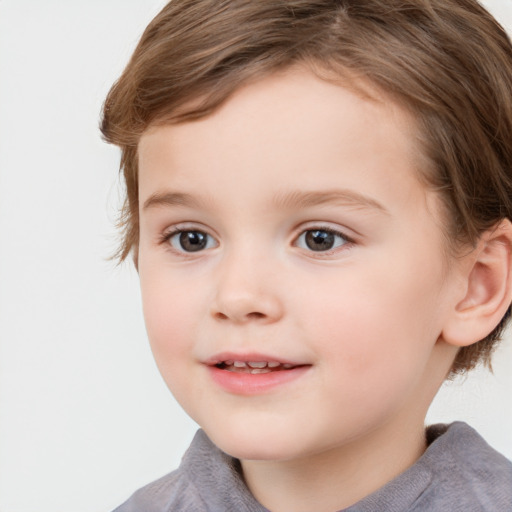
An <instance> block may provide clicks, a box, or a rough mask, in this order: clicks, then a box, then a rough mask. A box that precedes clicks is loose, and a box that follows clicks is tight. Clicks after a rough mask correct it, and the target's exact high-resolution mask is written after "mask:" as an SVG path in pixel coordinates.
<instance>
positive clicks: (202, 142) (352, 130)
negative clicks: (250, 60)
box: [138, 68, 421, 196]
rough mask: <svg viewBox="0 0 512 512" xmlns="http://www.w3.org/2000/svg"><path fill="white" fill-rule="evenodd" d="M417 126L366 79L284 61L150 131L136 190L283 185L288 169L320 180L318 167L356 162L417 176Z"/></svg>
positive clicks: (363, 167) (345, 167)
mask: <svg viewBox="0 0 512 512" xmlns="http://www.w3.org/2000/svg"><path fill="white" fill-rule="evenodd" d="M417 132H418V130H417V127H416V123H415V121H414V119H413V117H412V116H411V115H410V114H409V113H408V112H407V111H406V110H405V109H403V108H401V107H400V106H399V105H397V103H395V102H393V101H391V100H390V99H389V98H387V97H386V96H384V95H383V94H381V93H379V91H377V90H376V89H375V88H371V86H369V85H368V84H361V83H357V84H355V87H351V88H350V89H347V88H346V87H342V86H340V85H339V84H336V83H333V82H332V81H329V82H328V81H326V80H322V79H320V78H318V77H317V76H316V75H315V74H313V73H312V72H311V71H309V70H307V69H304V68H291V69H287V70H285V71H281V72H279V73H276V74H274V75H271V76H268V77H265V78H264V79H261V80H259V81H257V82H253V83H250V84H249V85H246V86H244V87H242V88H241V89H239V90H238V91H237V92H236V93H235V94H234V95H233V96H232V97H231V98H230V99H229V100H228V101H227V102H226V103H224V104H223V105H222V106H221V107H220V108H219V109H217V110H216V111H215V112H214V113H213V114H211V115H209V116H207V117H204V118H201V119H198V120H194V121H189V122H184V123H180V124H171V125H164V126H153V127H151V128H150V129H148V130H147V131H146V132H145V133H144V134H143V136H142V137H141V140H140V144H139V152H138V153H139V171H140V176H139V177H140V194H141V196H145V195H147V194H148V193H151V191H150V190H149V189H155V188H158V187H166V186H167V184H168V183H169V181H170V180H171V181H174V182H175V184H176V185H177V186H183V187H187V185H188V184H190V183H192V182H193V181H194V179H195V178H197V179H198V180H202V182H203V183H204V184H205V186H206V184H207V183H208V182H209V181H212V182H216V183H218V182H219V180H220V181H221V180H223V179H230V180H232V179H237V178H238V177H240V175H243V176H244V179H246V180H250V181H251V180H252V181H253V182H254V184H255V185H260V186H261V185H265V184H266V185H268V186H269V187H270V186H271V185H272V184H274V185H275V186H283V187H285V186H289V185H290V183H289V178H290V174H293V175H294V176H295V178H296V181H298V179H299V177H300V178H301V179H303V180H306V181H310V182H311V181H316V182H318V186H321V183H320V181H321V180H322V176H323V175H324V174H325V173H321V172H316V171H321V170H324V169H326V167H329V168H331V167H336V170H337V172H339V173H340V174H343V173H345V175H346V176H350V175H351V174H354V173H350V172H348V171H351V170H354V169H351V168H353V167H354V166H355V165H357V167H358V169H356V170H357V172H358V173H359V174H360V175H364V174H367V173H369V172H371V170H372V169H374V168H377V167H379V168H380V169H381V170H382V173H384V174H385V173H386V172H388V173H389V175H390V177H391V175H392V174H393V173H394V172H395V171H396V169H397V168H400V167H404V166H407V168H408V172H409V173H410V174H411V176H414V175H419V172H418V171H419V170H418V167H419V162H420V160H421V159H420V158H419V156H418V155H419V154H420V153H421V152H420V151H419V150H418V143H417ZM226 168H230V169H231V171H232V174H231V175H229V173H227V172H226ZM269 169H270V170H272V171H273V172H272V173H271V176H266V172H265V171H268V170H269ZM157 171H160V172H157ZM235 172H236V175H234V173H235ZM327 174H329V173H327ZM308 176H309V178H308ZM269 177H271V178H272V180H269ZM280 178H282V179H281V180H280ZM280 181H281V183H279V182H280ZM305 185H308V184H307V183H305ZM325 185H326V186H328V183H326V184H325ZM308 186H313V183H309V185H308ZM402 186H403V189H404V191H405V190H406V188H407V186H408V182H403V184H402Z"/></svg>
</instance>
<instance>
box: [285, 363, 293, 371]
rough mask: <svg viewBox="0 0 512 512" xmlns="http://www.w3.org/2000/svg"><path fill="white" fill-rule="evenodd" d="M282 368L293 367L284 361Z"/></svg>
mask: <svg viewBox="0 0 512 512" xmlns="http://www.w3.org/2000/svg"><path fill="white" fill-rule="evenodd" d="M283 368H284V369H285V370H289V369H290V368H293V364H288V363H285V364H283Z"/></svg>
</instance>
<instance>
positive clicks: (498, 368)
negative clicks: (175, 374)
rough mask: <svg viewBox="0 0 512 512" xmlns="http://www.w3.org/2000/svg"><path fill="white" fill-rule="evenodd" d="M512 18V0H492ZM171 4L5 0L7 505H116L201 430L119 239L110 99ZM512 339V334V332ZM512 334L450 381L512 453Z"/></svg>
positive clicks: (2, 230)
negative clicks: (156, 350)
mask: <svg viewBox="0 0 512 512" xmlns="http://www.w3.org/2000/svg"><path fill="white" fill-rule="evenodd" d="M486 4H487V5H488V6H489V7H490V8H491V9H492V10H493V12H494V13H495V14H496V16H497V17H498V18H499V19H500V21H501V22H502V23H503V24H504V25H505V26H507V27H508V28H509V29H511V28H512V0H494V1H493V0H488V2H486ZM163 5H164V1H163V0H88V1H87V2H86V1H79V0H74V1H70V0H46V1H44V2H41V1H37V0H0V512H86V511H87V512H93V511H96V512H108V511H109V510H111V509H113V508H114V507H115V506H116V505H118V504H119V503H120V502H121V501H123V500H124V499H126V498H127V497H128V495H129V494H130V493H131V492H132V491H134V490H135V489H136V488H138V487H140V486H141V485H143V484H145V483H147V482H148V481H150V480H153V479H155V478H157V477H158V476H160V475H163V474H165V473H167V472H168V471H170V470H171V469H173V468H174V467H175V466H176V465H177V464H178V462H179V459H180V457H181V454H182V453H183V451H184V450H185V448H186V446H187V445H188V443H189V442H190V440H191V438H192V435H193V432H194V431H195V429H196V426H195V425H194V424H193V423H192V421H191V420H189V419H188V418H187V417H186V416H185V414H184V413H183V412H181V410H180V409H179V407H178V406H177V405H176V403H175V402H174V400H173V399H172V397H171V395H170V393H169V392H168V391H167V389H166V388H165V386H164V384H163V382H162V380H161V378H160V376H159V374H158V372H157V370H156V366H155V365H154V363H153V360H152V357H151V354H150V351H149V348H148V344H147V341H146V336H145V332H144V326H143V320H142V315H141V310H140V309H141V308H140V297H139V290H138V283H137V276H136V273H135V272H134V270H133V269H132V268H131V266H130V265H125V266H123V267H121V268H116V267H115V266H114V264H113V263H111V262H109V261H107V257H108V256H109V255H110V254H111V253H112V251H113V249H114V247H115V244H116V238H115V229H114V227H113V223H114V220H115V215H116V208H117V205H118V203H119V195H120V192H119V190H120V188H119V186H118V183H117V168H118V156H119V155H118V151H117V149H116V148H112V147H109V146H107V145H106V144H104V143H103V142H101V140H100V135H99V131H98V128H97V126H98V117H99V112H100V109H101V104H102V101H103V99H104V97H105V95H106V93H107V91H108V89H109V87H110V85H111V84H112V82H113V81H114V79H115V78H116V77H117V76H118V75H119V73H120V72H121V70H122V68H123V67H124V65H125V63H126V61H127V59H128V57H129V55H130V53H131V51H132V50H133V48H134V46H135V44H136V42H137V40H138V38H139V36H140V34H141V33H142V30H143V28H144V27H145V25H146V24H147V22H149V20H150V19H151V18H152V17H153V16H154V15H155V14H156V13H157V12H158V10H159V9H160V8H161V7H162V6H163ZM509 337H510V336H509ZM511 393H512V340H510V339H508V340H507V342H506V343H505V344H504V345H503V346H502V348H501V349H500V350H499V352H498V353H497V354H496V363H495V375H494V376H492V375H490V374H488V373H486V372H476V373H475V374H473V375H472V376H471V377H470V378H468V379H467V380H466V381H465V382H461V381H457V382H456V383H452V384H449V385H448V386H445V388H444V389H443V390H442V392H441V394H440V395H439V397H438V398H437V399H436V402H435V403H434V405H433V407H432V410H431V412H430V414H429V418H428V419H429V421H430V422H433V421H451V420H453V419H462V420H466V421H468V422H470V423H471V424H472V425H473V426H475V427H476V428H477V429H478V430H479V431H480V432H481V433H482V434H483V435H484V437H486V439H487V440H488V441H489V442H490V443H491V444H492V445H493V446H495V447H496V448H498V449H499V450H500V451H502V452H503V453H505V454H506V455H507V456H508V457H509V458H512V436H511V435H510V432H512V406H511V405H510V400H509V397H510V395H511Z"/></svg>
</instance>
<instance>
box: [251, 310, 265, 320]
mask: <svg viewBox="0 0 512 512" xmlns="http://www.w3.org/2000/svg"><path fill="white" fill-rule="evenodd" d="M247 317H248V318H255V319H257V318H265V315H264V314H263V313H260V312H259V311H253V312H252V313H249V314H248V315H247Z"/></svg>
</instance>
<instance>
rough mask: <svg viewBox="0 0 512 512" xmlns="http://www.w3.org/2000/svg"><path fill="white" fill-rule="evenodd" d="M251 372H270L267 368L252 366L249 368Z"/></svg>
mask: <svg viewBox="0 0 512 512" xmlns="http://www.w3.org/2000/svg"><path fill="white" fill-rule="evenodd" d="M251 373H252V374H253V375H254V374H257V373H270V370H269V369H268V368H254V369H252V370H251Z"/></svg>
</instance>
